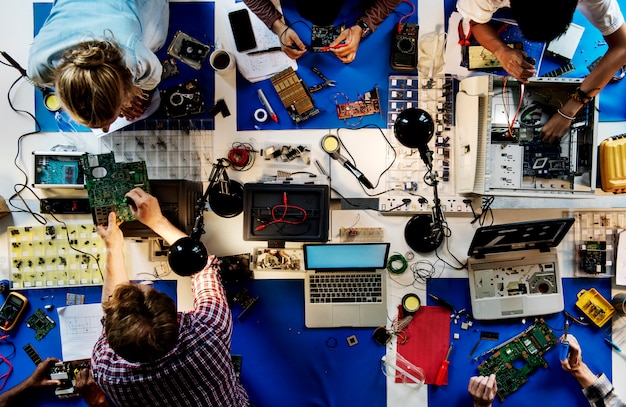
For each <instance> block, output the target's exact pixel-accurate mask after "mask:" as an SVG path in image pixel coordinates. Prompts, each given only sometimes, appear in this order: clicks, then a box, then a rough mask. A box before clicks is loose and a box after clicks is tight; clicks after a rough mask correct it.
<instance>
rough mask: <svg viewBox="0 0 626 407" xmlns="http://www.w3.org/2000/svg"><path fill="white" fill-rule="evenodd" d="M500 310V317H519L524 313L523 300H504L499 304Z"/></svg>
mask: <svg viewBox="0 0 626 407" xmlns="http://www.w3.org/2000/svg"><path fill="white" fill-rule="evenodd" d="M500 309H501V310H502V315H503V316H505V315H519V314H523V313H524V299H523V298H506V299H502V300H501V302H500Z"/></svg>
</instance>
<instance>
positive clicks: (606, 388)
mask: <svg viewBox="0 0 626 407" xmlns="http://www.w3.org/2000/svg"><path fill="white" fill-rule="evenodd" d="M583 394H584V395H585V397H587V400H589V404H591V405H592V406H593V407H624V406H626V404H624V402H622V401H621V400H620V398H619V397H618V396H617V395H616V394H615V392H614V391H613V385H612V384H611V382H610V381H609V379H608V378H607V377H606V375H605V374H604V373H602V374H601V375H600V376H598V379H597V380H596V381H595V382H594V383H593V384H592V385H591V386H589V387H587V388H585V389H583Z"/></svg>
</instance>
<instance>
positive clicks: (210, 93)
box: [33, 1, 215, 132]
mask: <svg viewBox="0 0 626 407" xmlns="http://www.w3.org/2000/svg"><path fill="white" fill-rule="evenodd" d="M51 8H52V3H33V15H34V28H35V34H37V33H38V32H39V29H40V28H41V26H42V25H43V23H44V21H45V20H46V18H47V17H48V15H49V14H50V10H51ZM214 9H215V3H214V2H208V1H207V2H204V1H197V2H195V1H194V2H170V26H169V31H168V35H167V40H166V41H165V45H163V47H162V48H161V49H160V50H159V51H158V52H157V53H156V55H157V56H158V57H159V59H160V60H161V61H163V60H164V59H169V58H171V56H169V55H168V54H167V47H168V46H169V45H170V43H171V42H172V38H173V37H174V34H176V32H177V31H179V30H180V31H182V32H184V33H186V34H188V35H190V36H191V37H193V38H195V39H197V40H198V41H200V42H202V43H204V44H206V45H210V46H211V47H212V49H213V46H214V42H215V40H214V27H215V24H214V14H215V12H214ZM177 67H178V70H179V74H178V75H176V76H172V77H170V78H167V79H165V80H164V81H163V82H161V83H160V84H159V87H158V89H167V88H170V87H174V86H176V85H178V84H180V83H183V82H186V81H189V80H191V79H197V80H198V83H199V85H200V87H201V88H202V96H203V100H204V104H205V112H204V113H201V114H194V115H189V116H185V117H182V118H180V120H179V119H168V118H167V115H166V114H165V112H164V111H162V110H161V109H159V110H158V111H157V112H155V113H154V114H152V115H151V116H150V117H148V118H147V119H146V120H145V122H152V121H155V120H158V121H159V122H160V123H165V122H171V123H169V124H168V128H175V127H176V126H177V125H178V123H179V122H183V123H184V122H189V121H202V126H203V127H202V129H203V130H211V129H213V128H214V126H213V116H212V115H210V114H209V113H208V110H209V109H211V107H212V106H213V104H214V99H215V96H214V95H215V71H213V69H212V68H211V66H210V65H209V61H208V58H207V60H206V61H205V62H204V64H203V65H202V67H201V69H200V70H196V69H194V68H192V67H190V66H188V65H185V64H184V63H182V62H180V61H177ZM35 117H36V118H37V121H39V124H40V125H41V131H45V132H57V131H59V126H58V125H57V122H56V120H55V117H54V113H51V112H49V111H48V110H47V109H46V107H45V106H44V105H43V99H42V95H41V92H40V91H38V90H35ZM72 124H73V125H74V127H75V128H76V130H77V131H85V132H87V131H91V130H90V129H88V128H86V127H84V126H80V125H78V124H76V123H73V122H72ZM134 125H135V127H137V129H141V126H142V122H141V121H140V122H136V123H134ZM148 126H149V124H148Z"/></svg>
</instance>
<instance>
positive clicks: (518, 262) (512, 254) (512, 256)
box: [467, 218, 574, 319]
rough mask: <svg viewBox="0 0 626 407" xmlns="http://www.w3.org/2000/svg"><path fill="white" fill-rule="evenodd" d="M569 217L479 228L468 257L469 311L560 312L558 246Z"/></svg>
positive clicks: (480, 314)
mask: <svg viewBox="0 0 626 407" xmlns="http://www.w3.org/2000/svg"><path fill="white" fill-rule="evenodd" d="M573 223H574V219H573V218H561V219H550V220H540V221H529V222H518V223H508V224H503V225H494V226H487V227H481V228H479V229H477V230H476V233H475V234H474V239H473V240H472V243H471V244H470V248H469V252H468V255H469V256H470V258H469V259H468V261H467V269H468V273H469V288H470V300H471V303H472V315H473V316H474V318H476V319H502V318H514V317H527V316H535V315H545V314H552V313H555V312H560V311H562V310H563V307H564V301H563V285H562V282H561V271H560V267H559V260H558V256H557V252H556V249H555V248H556V246H558V244H559V243H560V242H561V240H563V238H564V237H565V235H566V234H567V232H568V231H569V230H570V228H571V226H572V224H573Z"/></svg>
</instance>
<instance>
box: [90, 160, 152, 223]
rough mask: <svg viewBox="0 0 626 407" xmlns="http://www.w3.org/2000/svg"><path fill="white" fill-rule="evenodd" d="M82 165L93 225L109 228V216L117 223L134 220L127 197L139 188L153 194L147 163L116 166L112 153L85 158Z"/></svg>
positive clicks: (126, 163) (128, 163)
mask: <svg viewBox="0 0 626 407" xmlns="http://www.w3.org/2000/svg"><path fill="white" fill-rule="evenodd" d="M81 163H82V166H83V170H84V173H85V185H86V187H87V193H88V196H89V205H90V206H91V211H92V215H93V221H94V223H95V224H96V225H106V224H107V218H108V215H109V213H110V212H116V213H117V220H118V222H119V221H124V222H126V221H131V220H135V217H134V216H133V214H132V212H131V210H130V207H129V206H128V204H127V203H126V201H125V199H124V195H126V193H127V192H128V191H130V190H131V189H133V188H137V187H139V188H141V189H143V190H144V191H146V192H150V184H149V183H148V171H147V169H146V163H145V161H137V162H121V163H117V162H115V156H114V154H113V153H112V152H111V153H104V154H84V155H83V156H82V157H81Z"/></svg>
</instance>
